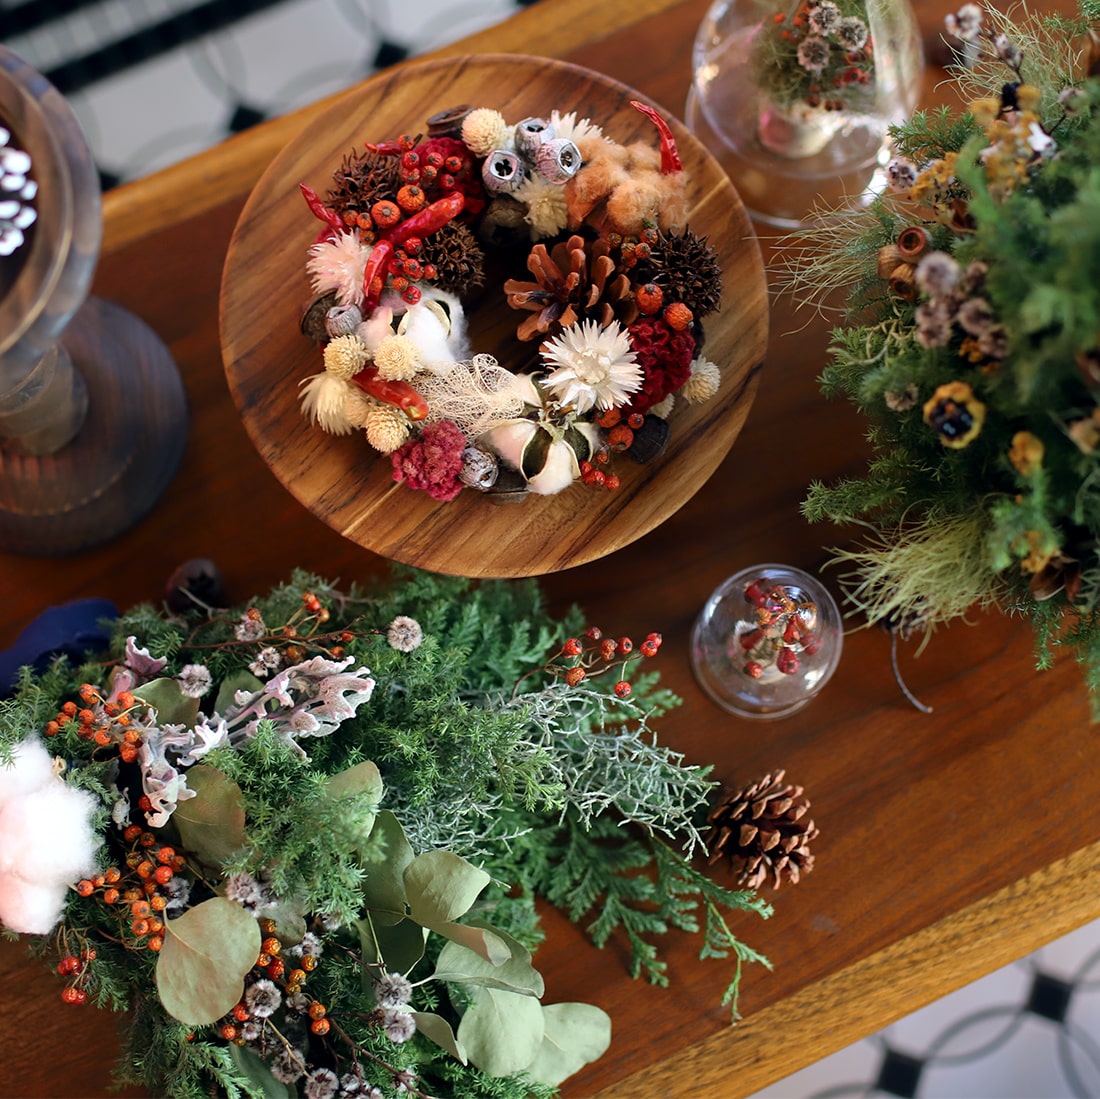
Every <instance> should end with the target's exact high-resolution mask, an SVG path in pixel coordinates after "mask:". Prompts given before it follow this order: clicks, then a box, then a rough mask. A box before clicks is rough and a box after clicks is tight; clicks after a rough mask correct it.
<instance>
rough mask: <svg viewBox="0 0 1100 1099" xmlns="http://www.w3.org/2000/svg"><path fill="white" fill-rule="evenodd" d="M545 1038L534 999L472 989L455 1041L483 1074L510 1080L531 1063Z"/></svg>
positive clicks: (541, 1018)
mask: <svg viewBox="0 0 1100 1099" xmlns="http://www.w3.org/2000/svg"><path fill="white" fill-rule="evenodd" d="M544 1034H545V1021H544V1018H543V1009H542V1004H540V1003H539V1001H538V1000H536V999H535V997H533V996H520V995H518V994H517V993H515V992H504V991H502V990H500V989H495V988H485V987H481V986H475V988H474V992H473V1001H472V1003H471V1004H470V1006H469V1007H468V1008H467V1009H466V1013H465V1014H464V1015H463V1016H462V1021H461V1022H460V1023H459V1024H458V1034H457V1038H458V1041H459V1042H461V1043H462V1046H463V1048H464V1049H465V1050H466V1053H467V1055H468V1056H469V1058H470V1060H471V1061H472V1062H473V1063H474V1064H475V1065H476V1066H477V1067H478V1068H479V1069H481V1071H482V1072H486V1073H488V1074H489V1075H490V1076H511V1075H512V1074H513V1073H517V1072H523V1071H524V1070H525V1069H527V1068H528V1067H529V1066H530V1065H532V1064H533V1063H534V1061H535V1058H536V1057H537V1056H538V1054H539V1050H540V1049H541V1048H542V1040H543V1037H544Z"/></svg>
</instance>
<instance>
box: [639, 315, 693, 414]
mask: <svg viewBox="0 0 1100 1099" xmlns="http://www.w3.org/2000/svg"><path fill="white" fill-rule="evenodd" d="M627 331H628V332H629V334H630V342H631V346H632V347H633V348H634V353H635V354H636V355H637V357H638V362H639V364H640V365H641V367H642V370H643V371H644V374H645V377H644V379H643V381H642V388H641V391H640V392H638V393H635V394H634V398H633V400H632V401H631V402H630V404H629V405H628V406H627V409H628V411H630V412H645V410H646V409H647V408H650V407H651V406H652V405H655V404H659V403H660V402H661V401H663V400H664V399H665V398H666V397H667V396H668V395H669V394H670V393H675V392H676V390H677V389H679V388H680V386H682V385H683V384H684V382H686V381H687V380H688V378H689V377H690V376H691V361H692V359H694V358H695V338H694V336H692V334H691V332H690V331H682V332H677V331H676V330H675V329H674V328H672V327H670V326H669V325H668V324H666V323H665V322H664V321H663V320H662V319H661V318H659V317H640V318H639V319H638V320H636V321H635V322H634V323H633V324H632V325H631V326H630V327H629V328H628V329H627Z"/></svg>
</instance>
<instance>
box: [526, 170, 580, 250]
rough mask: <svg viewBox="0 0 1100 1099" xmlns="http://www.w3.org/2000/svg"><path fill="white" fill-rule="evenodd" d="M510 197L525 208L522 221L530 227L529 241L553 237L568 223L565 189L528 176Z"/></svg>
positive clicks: (534, 176)
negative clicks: (525, 211)
mask: <svg viewBox="0 0 1100 1099" xmlns="http://www.w3.org/2000/svg"><path fill="white" fill-rule="evenodd" d="M512 197H513V198H514V199H516V200H517V201H519V202H522V203H523V204H524V205H525V206H526V207H527V213H526V214H525V215H524V220H525V221H526V222H527V224H528V225H530V226H531V239H532V240H542V239H543V238H545V237H555V236H557V235H558V233H560V232H561V231H562V230H563V229H564V228H565V227H566V225H567V224H568V223H569V209H568V207H567V206H566V203H565V188H564V187H562V186H561V185H560V184H557V183H547V182H546V180H545V179H543V178H542V177H541V176H538V175H533V176H528V178H527V179H525V180H524V181H523V182H522V183H521V184H520V185H519V186H518V187H517V188H516V189H515V191H513V192H512Z"/></svg>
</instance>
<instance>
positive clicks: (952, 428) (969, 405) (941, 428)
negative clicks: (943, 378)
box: [924, 382, 985, 450]
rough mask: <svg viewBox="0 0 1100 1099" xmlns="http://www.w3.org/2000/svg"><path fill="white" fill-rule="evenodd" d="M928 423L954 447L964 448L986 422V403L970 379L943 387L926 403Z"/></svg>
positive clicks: (941, 438) (954, 448) (925, 419)
mask: <svg viewBox="0 0 1100 1099" xmlns="http://www.w3.org/2000/svg"><path fill="white" fill-rule="evenodd" d="M924 422H925V423H926V424H928V425H929V426H930V427H932V428H933V429H934V430H935V431H936V433H937V434H938V435H939V437H940V442H941V443H943V445H944V446H946V447H950V448H951V449H952V450H962V448H963V447H966V446H969V445H970V443H971V442H973V441H974V439H976V438H977V436H978V434H979V432H980V431H981V430H982V424H984V423H985V405H984V404H983V403H982V402H981V401H979V400H978V398H977V397H975V396H974V390H973V389H971V388H970V386H969V385H968V384H967V383H966V382H947V383H946V384H945V385H941V386H939V387H938V388H937V389H936V391H935V393H933V394H932V396H931V397H930V398H929V399H928V400H927V401H925V403H924Z"/></svg>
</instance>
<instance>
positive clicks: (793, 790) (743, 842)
mask: <svg viewBox="0 0 1100 1099" xmlns="http://www.w3.org/2000/svg"><path fill="white" fill-rule="evenodd" d="M785 775H786V772H785V771H776V772H775V774H774V775H772V774H767V775H765V776H764V777H763V778H762V779H761V780H760V781H759V782H756V783H753V784H752V785H751V786H748V787H746V788H745V789H743V790H740V791H738V792H736V793H734V794H731V795H730V796H728V797H725V798H723V799H722V800H721V801H720V802H718V803H717V804H716V805H715V806H714V807H713V808H712V809H711V811H710V813H709V815H708V817H707V822H708V823H709V824H710V825H711V830H710V833H709V834H708V835H707V839H706V845H707V850H708V851H709V852H710V862H711V864H714V863H715V862H717V861H718V860H719V859H720V858H722V857H726V858H728V859H729V860H730V862H731V863H732V864H733V866H734V867H735V868H736V869H739V870H740V874H739V875H738V879H737V884H738V885H740V886H743V887H746V888H748V889H757V888H759V887H760V886H761V885H762V884H763V883H764V882H765V881H766V880H767V878H768V877H769V876H770V877H771V878H772V882H773V885H774V887H775V888H776V889H778V888H779V886H780V885H781V884H782V883H783V882H784V881H789V882H791V883H792V884H794V883H796V882H797V881H798V880H799V879H800V878H801V877H802V876H803V875H805V874H808V873H809V872H810V871H811V870H812V869H813V865H814V857H813V855H811V854H810V848H809V844H810V841H811V840H813V839H815V838H816V837H817V834H818V829H817V826H816V825H815V824H814V822H813V821H812V820H810V819H809V818H808V817H807V815H806V814H807V812H808V811H809V808H810V802H809V799H808V798H806V797H805V795H804V794H803V789H802V787H801V786H792V785H791V784H790V783H789V782H786V781H785Z"/></svg>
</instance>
